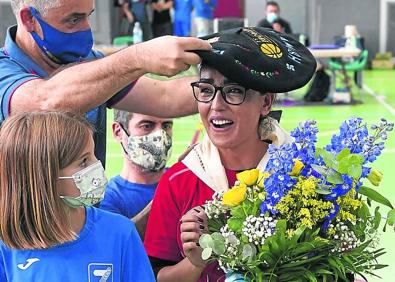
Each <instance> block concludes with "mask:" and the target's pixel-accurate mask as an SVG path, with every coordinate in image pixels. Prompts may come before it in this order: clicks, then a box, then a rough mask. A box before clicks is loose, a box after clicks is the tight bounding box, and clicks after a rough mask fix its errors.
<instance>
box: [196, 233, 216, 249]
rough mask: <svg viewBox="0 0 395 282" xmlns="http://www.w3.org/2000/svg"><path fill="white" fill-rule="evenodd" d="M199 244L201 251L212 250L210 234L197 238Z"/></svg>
mask: <svg viewBox="0 0 395 282" xmlns="http://www.w3.org/2000/svg"><path fill="white" fill-rule="evenodd" d="M199 244H200V246H201V247H202V248H203V249H205V248H212V247H213V246H214V241H213V238H211V235H210V234H202V236H200V238H199Z"/></svg>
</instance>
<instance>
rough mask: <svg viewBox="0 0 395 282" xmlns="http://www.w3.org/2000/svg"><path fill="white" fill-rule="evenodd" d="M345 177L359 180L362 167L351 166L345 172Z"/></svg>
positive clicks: (357, 165) (358, 165)
mask: <svg viewBox="0 0 395 282" xmlns="http://www.w3.org/2000/svg"><path fill="white" fill-rule="evenodd" d="M347 175H348V176H350V177H351V178H354V179H359V178H360V177H361V175H362V165H360V164H352V165H350V166H349V168H348V170H347Z"/></svg>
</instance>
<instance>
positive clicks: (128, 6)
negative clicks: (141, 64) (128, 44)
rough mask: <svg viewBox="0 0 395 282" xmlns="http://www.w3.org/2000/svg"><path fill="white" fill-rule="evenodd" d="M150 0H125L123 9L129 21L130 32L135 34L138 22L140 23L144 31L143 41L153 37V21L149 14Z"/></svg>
mask: <svg viewBox="0 0 395 282" xmlns="http://www.w3.org/2000/svg"><path fill="white" fill-rule="evenodd" d="M147 3H148V0H123V3H122V11H123V13H124V15H125V16H126V19H127V20H128V23H129V29H128V34H129V35H133V28H134V25H135V23H136V22H139V23H140V26H141V30H142V31H143V41H148V40H150V39H152V30H151V23H150V22H149V19H148V15H147V8H146V6H147Z"/></svg>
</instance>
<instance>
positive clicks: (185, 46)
mask: <svg viewBox="0 0 395 282" xmlns="http://www.w3.org/2000/svg"><path fill="white" fill-rule="evenodd" d="M131 48H136V60H137V64H138V66H139V67H140V68H141V69H143V70H144V71H145V72H149V73H154V74H158V75H164V76H168V77H170V76H174V75H176V74H178V73H179V72H181V71H184V70H187V69H188V68H189V67H190V65H197V64H199V63H200V61H201V59H200V57H199V56H198V55H197V54H195V53H193V52H190V51H192V50H211V45H210V44H209V43H207V42H206V41H204V40H201V39H198V38H194V37H176V36H162V37H158V38H155V39H152V40H149V41H146V42H144V43H141V44H136V45H135V46H132V47H131Z"/></svg>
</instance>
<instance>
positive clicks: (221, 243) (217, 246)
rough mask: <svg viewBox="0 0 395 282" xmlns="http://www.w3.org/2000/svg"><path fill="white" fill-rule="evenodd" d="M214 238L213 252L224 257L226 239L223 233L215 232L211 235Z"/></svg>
mask: <svg viewBox="0 0 395 282" xmlns="http://www.w3.org/2000/svg"><path fill="white" fill-rule="evenodd" d="M211 237H212V238H213V242H214V243H213V251H214V253H216V254H217V255H222V254H224V253H225V238H224V236H222V234H221V233H218V232H215V233H213V234H211Z"/></svg>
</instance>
